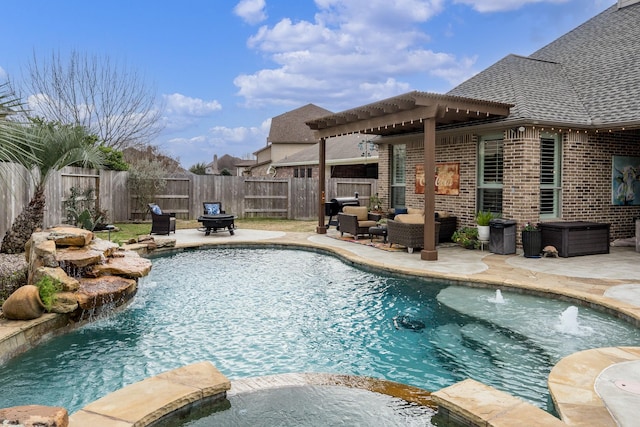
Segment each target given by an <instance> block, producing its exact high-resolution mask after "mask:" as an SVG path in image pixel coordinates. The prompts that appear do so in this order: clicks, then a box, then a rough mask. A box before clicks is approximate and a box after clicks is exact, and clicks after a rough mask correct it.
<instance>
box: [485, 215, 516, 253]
mask: <svg viewBox="0 0 640 427" xmlns="http://www.w3.org/2000/svg"><path fill="white" fill-rule="evenodd" d="M516 224H517V222H516V221H514V220H512V219H502V218H496V219H492V220H491V221H489V252H491V253H494V254H499V255H509V254H515V253H516Z"/></svg>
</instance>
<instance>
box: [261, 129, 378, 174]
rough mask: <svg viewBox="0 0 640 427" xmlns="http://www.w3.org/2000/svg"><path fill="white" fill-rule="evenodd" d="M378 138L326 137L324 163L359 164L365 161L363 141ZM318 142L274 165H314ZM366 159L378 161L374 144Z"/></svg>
mask: <svg viewBox="0 0 640 427" xmlns="http://www.w3.org/2000/svg"><path fill="white" fill-rule="evenodd" d="M378 139H379V136H376V135H364V134H350V135H343V136H338V137H335V138H330V139H327V147H326V163H327V164H330V165H336V164H360V163H364V162H365V155H364V148H365V147H364V144H363V142H365V141H366V142H372V143H374V144H375V142H376V141H377V140H378ZM319 154H320V153H319V151H318V143H316V144H314V145H313V146H312V147H308V148H305V149H303V150H300V151H298V152H296V153H294V154H292V155H290V156H287V157H285V158H284V159H282V160H280V161H278V162H274V163H273V166H274V167H284V166H300V165H316V164H318V159H319V157H320V155H319ZM366 161H368V162H371V163H377V162H378V149H377V146H374V148H373V149H372V150H369V151H368V153H367V156H366Z"/></svg>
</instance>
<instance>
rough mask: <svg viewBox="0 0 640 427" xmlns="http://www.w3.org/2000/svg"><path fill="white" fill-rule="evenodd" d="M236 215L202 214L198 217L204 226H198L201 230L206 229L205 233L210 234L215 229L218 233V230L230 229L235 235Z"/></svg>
mask: <svg viewBox="0 0 640 427" xmlns="http://www.w3.org/2000/svg"><path fill="white" fill-rule="evenodd" d="M234 219H235V217H234V216H233V215H228V214H217V215H201V216H199V217H198V222H201V223H202V227H200V228H198V230H200V231H204V235H205V236H208V235H209V234H211V232H212V231H213V232H214V233H217V232H218V230H224V229H225V228H226V229H227V230H228V231H229V234H230V235H232V236H233V230H234V229H235V228H236V226H235V224H234V222H233V221H234Z"/></svg>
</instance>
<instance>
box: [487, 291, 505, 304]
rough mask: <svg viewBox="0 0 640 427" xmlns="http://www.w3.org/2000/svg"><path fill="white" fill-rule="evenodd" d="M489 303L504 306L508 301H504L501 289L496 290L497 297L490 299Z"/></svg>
mask: <svg viewBox="0 0 640 427" xmlns="http://www.w3.org/2000/svg"><path fill="white" fill-rule="evenodd" d="M489 302H492V303H494V304H504V303H505V302H506V301H505V300H504V297H503V296H502V292H501V291H500V289H496V295H495V296H494V297H493V298H489Z"/></svg>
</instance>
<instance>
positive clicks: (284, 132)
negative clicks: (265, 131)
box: [267, 104, 331, 143]
mask: <svg viewBox="0 0 640 427" xmlns="http://www.w3.org/2000/svg"><path fill="white" fill-rule="evenodd" d="M328 114H331V111H329V110H326V109H324V108H321V107H318V106H317V105H314V104H307V105H305V106H303V107H300V108H296V109H295V110H291V111H289V112H286V113H284V114H281V115H279V116H276V117H274V118H273V119H271V128H270V129H269V137H268V138H267V141H268V142H270V143H287V142H298V143H299V142H309V143H315V142H316V139H315V138H314V136H313V132H312V131H311V129H309V127H308V126H307V125H306V124H305V122H307V121H308V120H313V119H317V118H319V117H323V116H326V115H328Z"/></svg>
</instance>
